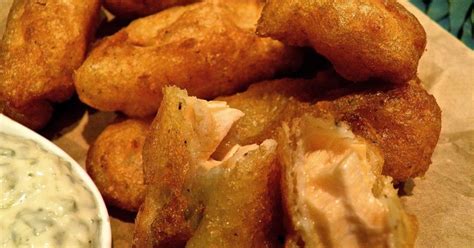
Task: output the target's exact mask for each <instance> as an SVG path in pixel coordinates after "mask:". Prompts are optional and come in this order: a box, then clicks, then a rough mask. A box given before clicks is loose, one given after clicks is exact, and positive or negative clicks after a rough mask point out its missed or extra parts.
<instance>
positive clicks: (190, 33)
mask: <svg viewBox="0 0 474 248" xmlns="http://www.w3.org/2000/svg"><path fill="white" fill-rule="evenodd" d="M261 8H262V4H261V3H260V1H258V0H252V1H250V0H246V1H242V2H238V1H231V2H230V3H222V1H206V2H202V3H195V4H190V5H187V6H183V7H174V8H170V9H167V10H165V11H162V12H160V13H157V14H155V15H152V16H148V17H145V18H142V19H138V20H136V21H134V22H132V23H131V24H130V25H129V26H128V27H126V28H124V29H123V30H121V31H119V32H118V33H116V34H114V35H112V36H110V37H108V38H105V39H104V40H103V41H102V42H100V43H99V44H98V45H97V46H96V47H95V48H94V49H93V50H92V51H91V53H90V54H89V56H88V58H87V59H86V61H85V62H84V64H83V65H82V66H81V67H80V68H79V69H78V70H77V71H76V74H75V85H76V89H77V91H78V94H79V97H80V99H81V100H82V101H83V102H85V103H86V104H88V105H90V106H92V107H94V108H97V109H100V110H104V111H122V112H123V113H125V114H127V115H129V116H147V115H150V114H153V113H155V112H156V110H157V109H158V107H159V104H160V102H161V99H162V91H161V90H162V87H163V86H165V85H176V86H179V87H181V88H185V89H187V90H188V92H189V93H190V94H191V95H194V96H197V97H200V98H206V99H210V98H214V97H216V96H219V95H225V94H232V93H234V92H236V91H237V90H239V89H242V88H243V87H245V86H247V85H248V84H250V83H253V82H256V81H259V80H264V79H269V78H272V77H273V76H275V75H276V74H277V73H281V72H285V71H291V70H293V69H295V68H297V67H298V66H299V65H300V63H301V54H300V52H299V50H295V49H294V48H289V47H286V46H285V45H283V44H282V43H281V42H279V41H275V40H272V39H270V38H260V37H258V36H256V35H255V34H254V31H255V24H256V22H257V20H258V17H259V16H260V12H261Z"/></svg>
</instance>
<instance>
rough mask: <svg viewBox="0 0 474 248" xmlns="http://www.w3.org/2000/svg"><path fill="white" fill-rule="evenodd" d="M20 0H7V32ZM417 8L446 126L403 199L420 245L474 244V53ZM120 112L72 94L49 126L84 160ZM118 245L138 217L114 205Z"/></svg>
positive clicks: (2, 0)
mask: <svg viewBox="0 0 474 248" xmlns="http://www.w3.org/2000/svg"><path fill="white" fill-rule="evenodd" d="M11 2H12V0H0V35H2V34H3V31H4V26H5V21H6V16H7V14H8V10H9V8H10V6H11ZM400 2H401V3H402V4H404V5H405V6H406V7H407V8H408V9H409V10H410V11H411V12H412V13H414V14H415V15H416V16H417V17H418V19H419V20H420V22H421V23H422V25H423V26H424V27H425V30H426V32H427V35H428V45H427V49H426V52H425V54H424V55H423V57H422V59H421V62H420V66H419V70H418V74H419V77H420V78H421V79H422V81H423V82H424V84H425V87H426V89H427V90H428V91H429V92H430V93H431V94H433V95H434V96H435V97H436V99H437V101H438V104H439V105H440V107H441V109H442V111H443V119H442V121H443V123H442V125H443V127H442V131H441V137H440V140H439V143H438V146H437V148H436V150H435V152H434V154H433V158H432V160H433V163H432V165H431V167H430V169H429V171H428V172H427V173H426V175H425V176H424V177H422V178H416V179H414V184H415V186H414V189H413V191H412V195H410V196H405V197H403V202H404V203H405V205H406V207H407V208H408V210H409V211H410V212H411V213H414V214H415V215H416V216H417V218H418V222H419V233H418V238H417V242H416V247H440V248H444V247H456V248H457V247H474V52H473V51H472V50H470V49H469V48H467V47H466V46H464V45H463V44H462V43H461V42H460V41H458V40H457V39H456V38H455V37H453V36H451V35H450V34H449V33H448V32H446V31H445V30H443V29H442V28H441V27H439V26H438V25H437V24H436V23H435V22H433V21H431V20H430V19H429V18H428V17H427V16H425V15H424V14H423V13H422V12H420V11H419V10H418V9H416V8H415V7H414V6H412V5H411V4H410V3H408V1H407V0H402V1H400ZM114 118H115V114H114V113H104V112H96V111H94V110H92V109H90V108H87V107H85V106H84V105H82V104H80V103H79V101H78V100H77V99H76V100H72V101H70V102H68V103H66V104H63V105H61V106H60V107H59V110H58V111H57V113H56V114H55V116H54V119H53V121H52V123H51V124H50V125H49V127H48V128H47V129H46V130H45V131H43V132H42V134H43V135H44V136H46V137H47V138H50V139H52V140H53V141H54V142H55V143H56V144H57V145H59V146H60V147H61V148H63V149H64V150H65V151H66V152H67V153H69V154H70V155H71V156H72V157H73V158H74V159H76V160H77V161H78V162H79V163H80V164H81V165H84V161H85V158H86V154H87V148H88V147H89V145H90V144H91V143H92V142H93V141H94V140H95V138H96V137H97V135H98V134H99V133H100V132H101V131H102V130H103V129H104V128H105V126H106V125H107V124H108V123H110V122H111V121H112V120H113V119H114ZM109 211H110V214H111V216H112V217H111V222H112V233H113V239H114V247H129V246H130V241H131V238H132V234H133V225H132V224H131V222H132V221H133V216H130V215H129V214H126V213H123V212H120V211H118V210H115V209H109Z"/></svg>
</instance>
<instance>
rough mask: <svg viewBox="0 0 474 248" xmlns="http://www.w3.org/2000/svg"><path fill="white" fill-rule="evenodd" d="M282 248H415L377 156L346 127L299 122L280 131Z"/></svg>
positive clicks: (409, 220)
mask: <svg viewBox="0 0 474 248" xmlns="http://www.w3.org/2000/svg"><path fill="white" fill-rule="evenodd" d="M278 143H279V144H280V146H279V148H278V150H279V151H278V155H279V158H280V161H281V162H282V163H283V175H282V194H283V201H284V208H285V214H286V216H287V218H288V220H289V221H288V223H289V225H288V226H287V229H288V230H287V233H288V235H287V239H286V247H413V246H414V242H415V238H416V232H417V225H416V219H415V217H414V216H410V215H408V214H407V213H406V212H405V210H404V209H403V207H402V205H401V203H400V199H399V198H398V195H397V191H396V190H395V189H394V188H393V186H392V183H391V181H392V179H391V178H390V177H386V176H382V175H381V172H382V165H383V157H382V156H381V154H380V152H379V150H378V149H377V148H376V147H375V146H373V145H372V144H371V143H369V142H367V141H365V140H364V139H363V138H360V137H357V136H356V135H354V134H353V133H352V132H351V131H350V128H349V127H348V126H347V125H345V124H344V123H335V122H334V120H331V119H318V118H314V117H311V116H303V117H302V118H297V119H295V120H294V121H292V122H291V124H290V125H288V124H286V123H285V124H283V127H282V128H281V129H280V130H279V136H278Z"/></svg>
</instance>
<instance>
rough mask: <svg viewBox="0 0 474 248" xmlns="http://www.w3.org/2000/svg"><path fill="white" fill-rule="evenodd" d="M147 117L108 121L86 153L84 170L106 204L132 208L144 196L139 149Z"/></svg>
mask: <svg viewBox="0 0 474 248" xmlns="http://www.w3.org/2000/svg"><path fill="white" fill-rule="evenodd" d="M149 125H150V121H149V120H140V119H128V120H125V121H121V122H118V123H114V124H111V125H109V126H108V127H107V128H106V129H105V130H104V131H103V132H102V133H101V134H100V135H99V137H97V139H96V140H95V142H94V144H93V145H92V146H91V147H90V149H89V152H88V154H87V160H86V169H87V173H88V174H89V175H90V176H91V178H92V180H94V182H95V184H96V185H97V188H98V189H99V191H100V193H101V194H102V196H103V197H104V199H105V201H106V202H107V204H110V205H113V206H116V207H119V208H121V209H125V210H128V211H132V212H136V211H138V208H139V207H140V205H141V204H142V202H143V199H144V198H145V183H144V182H143V164H142V163H143V159H142V150H143V144H144V142H145V137H146V135H147V132H148V127H149Z"/></svg>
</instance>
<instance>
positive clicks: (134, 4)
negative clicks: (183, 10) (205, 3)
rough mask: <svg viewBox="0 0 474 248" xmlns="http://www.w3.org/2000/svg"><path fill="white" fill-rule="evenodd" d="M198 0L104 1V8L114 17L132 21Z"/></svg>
mask: <svg viewBox="0 0 474 248" xmlns="http://www.w3.org/2000/svg"><path fill="white" fill-rule="evenodd" d="M197 1H198V0H105V1H104V6H105V8H106V9H107V10H109V11H110V12H111V13H112V14H114V15H115V16H118V17H120V18H126V19H132V18H136V17H141V16H147V15H151V14H154V13H156V12H158V11H161V10H164V9H167V8H170V7H173V6H178V5H185V4H189V3H193V2H197Z"/></svg>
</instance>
